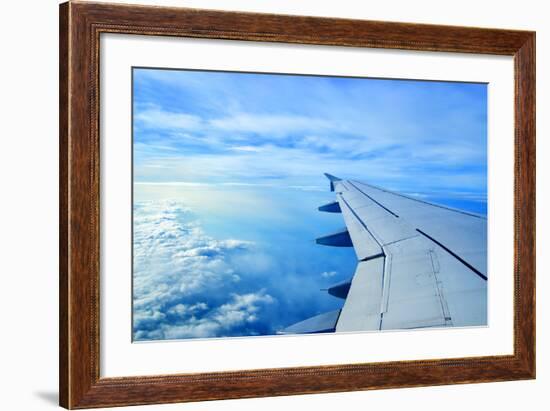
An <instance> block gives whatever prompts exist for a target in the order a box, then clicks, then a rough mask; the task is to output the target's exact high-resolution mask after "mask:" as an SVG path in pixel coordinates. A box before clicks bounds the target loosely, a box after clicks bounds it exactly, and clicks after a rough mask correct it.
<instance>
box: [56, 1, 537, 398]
mask: <svg viewBox="0 0 550 411" xmlns="http://www.w3.org/2000/svg"><path fill="white" fill-rule="evenodd" d="M101 33H126V34H135V35H156V36H174V37H199V38H207V39H230V40H254V41H270V42H284V43H300V44H317V45H333V46H354V47H369V48H386V49H405V50H421V51H432V52H461V53H483V54H494V55H505V56H513V58H514V71H515V103H514V110H515V181H514V184H515V195H514V210H515V221H514V224H515V238H514V249H515V255H514V290H515V295H514V354H513V355H505V356H486V357H475V358H460V359H441V360H415V361H398V362H384V363H370V364H353V365H350V364H340V365H335V366H315V367H296V368H282V369H269V370H242V371H236V372H212V373H200V374H177V375H163V376H154V377H147V376H145V377H124V378H100V372H99V352H100V348H101V347H100V339H99V299H100V295H99V253H100V250H99V244H100V240H99V232H100V221H99V207H100V205H99V204H100V203H99V195H100V190H99V187H100V186H99V171H100V170H99V167H100V163H99V122H100V118H99V55H100V54H99V48H100V34H101ZM59 47H60V118H59V124H60V260H59V261H60V277H59V286H60V351H59V352H60V374H59V375H60V388H59V389H60V405H61V406H63V407H66V408H71V409H73V408H91V407H107V406H125V405H137V404H153V403H173V402H184V401H202V400H214V399H224V398H247V397H261V396H275V395H292V394H305V393H321V392H338V391H354V390H367V389H382V388H398V387H415V386H425V385H442V384H463V383H476V382H489V381H505V380H520V379H532V378H535V33H534V32H528V31H514V30H496V29H484V28H466V27H449V26H435V25H422V24H405V23H388V22H379V21H359V20H345V19H332V18H317V17H298V16H281V15H269V14H254V13H232V12H221V11H207V10H196V9H185V8H168V7H152V6H131V5H113V4H99V3H81V2H69V3H64V4H62V5H61V6H60V44H59Z"/></svg>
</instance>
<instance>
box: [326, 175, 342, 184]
mask: <svg viewBox="0 0 550 411" xmlns="http://www.w3.org/2000/svg"><path fill="white" fill-rule="evenodd" d="M323 174H324V175H325V177H326V178H328V179H329V181H331V182H333V181H340V180H342V179H341V178H338V177H336V176H333V175H332V174H329V173H323Z"/></svg>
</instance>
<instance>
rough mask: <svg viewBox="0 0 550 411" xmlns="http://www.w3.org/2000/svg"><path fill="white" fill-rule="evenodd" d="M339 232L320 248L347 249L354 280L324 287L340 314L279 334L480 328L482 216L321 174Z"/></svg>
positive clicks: (483, 317) (483, 307) (483, 304)
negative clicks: (353, 259)
mask: <svg viewBox="0 0 550 411" xmlns="http://www.w3.org/2000/svg"><path fill="white" fill-rule="evenodd" d="M326 176H327V178H328V179H329V181H330V188H331V191H334V192H335V194H336V201H335V202H333V203H329V204H326V205H324V206H321V207H319V210H320V211H325V212H333V213H341V214H342V216H343V219H344V221H345V224H346V229H345V230H342V231H340V232H337V233H333V234H330V235H327V236H324V237H321V238H318V239H317V240H316V242H317V243H318V244H321V245H327V246H336V247H349V246H353V248H354V250H355V253H356V255H357V261H358V263H357V269H356V271H355V274H354V276H353V277H352V278H351V279H350V280H348V281H344V282H342V283H339V284H335V285H334V286H332V287H330V288H329V289H328V292H329V294H331V295H333V296H335V297H339V298H342V299H344V300H345V301H344V304H343V307H342V308H341V309H340V310H337V311H332V312H330V313H324V314H321V315H319V316H316V317H313V318H310V319H307V320H305V321H302V322H300V323H297V324H294V325H292V326H290V327H288V328H286V329H285V330H283V331H282V333H316V332H334V331H336V332H338V331H369V330H370V331H372V330H395V329H410V328H424V327H451V326H454V327H456V326H461V327H463V326H482V325H486V324H487V219H486V217H484V216H480V215H477V214H473V213H469V212H465V211H460V210H455V209H452V208H448V207H445V206H440V205H436V204H431V203H428V202H425V201H422V200H420V199H417V198H413V197H409V196H406V195H403V194H398V193H394V192H391V191H388V190H384V189H382V188H378V187H375V186H372V185H369V184H365V183H362V182H359V181H353V180H342V179H340V178H337V177H335V176H332V175H330V174H326Z"/></svg>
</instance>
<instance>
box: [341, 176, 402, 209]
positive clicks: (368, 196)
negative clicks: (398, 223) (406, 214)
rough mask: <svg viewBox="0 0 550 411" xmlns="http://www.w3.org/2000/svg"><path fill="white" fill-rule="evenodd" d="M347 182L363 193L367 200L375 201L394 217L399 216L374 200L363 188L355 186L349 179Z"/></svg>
mask: <svg viewBox="0 0 550 411" xmlns="http://www.w3.org/2000/svg"><path fill="white" fill-rule="evenodd" d="M349 183H350V184H351V185H352V186H353V187H354V188H355V189H356V190H357V191H359V192H360V193H361V194H363V195H364V196H366V197H367V198H368V199H369V200H371V201H373V202H375V203H376V204H378V205H379V206H380V207H382V208H383V209H384V210H386V211H387V212H388V213H390V214H391V215H393V216H394V217H396V218H399V216H398V215H397V214H395V213H394V212H393V211H391V210H390V209H389V208H388V207H386V206H384V205H383V204H380V203H379V202H378V201H376V200H375V199H374V198H372V197H371V196H370V195H368V194H367V193H365V192H364V191H363V190H361V189H360V188H359V187H357V186H356V185H355V184H353V183H352V182H351V181H349Z"/></svg>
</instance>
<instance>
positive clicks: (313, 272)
mask: <svg viewBox="0 0 550 411" xmlns="http://www.w3.org/2000/svg"><path fill="white" fill-rule="evenodd" d="M132 90H133V101H132V105H133V116H132V122H133V123H132V130H133V137H132V138H133V143H132V150H133V153H132V156H133V199H132V202H133V204H132V210H133V217H132V218H133V222H132V231H133V232H132V242H133V244H132V247H133V273H132V275H133V278H132V284H133V290H132V292H133V301H132V313H133V315H132V330H133V340H134V341H136V342H139V341H151V340H172V339H189V338H224V337H225V338H227V337H250V336H275V335H285V334H316V333H330V332H379V331H386V330H398V329H419V330H422V329H425V328H432V327H438V328H440V327H473V326H486V325H487V286H488V281H489V279H488V273H487V85H486V84H481V83H460V82H441V81H418V80H402V79H374V78H350V77H332V76H314V75H292V74H268V73H242V72H218V71H197V70H185V69H165V68H162V69H161V68H133V72H132ZM419 332H421V331H419Z"/></svg>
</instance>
